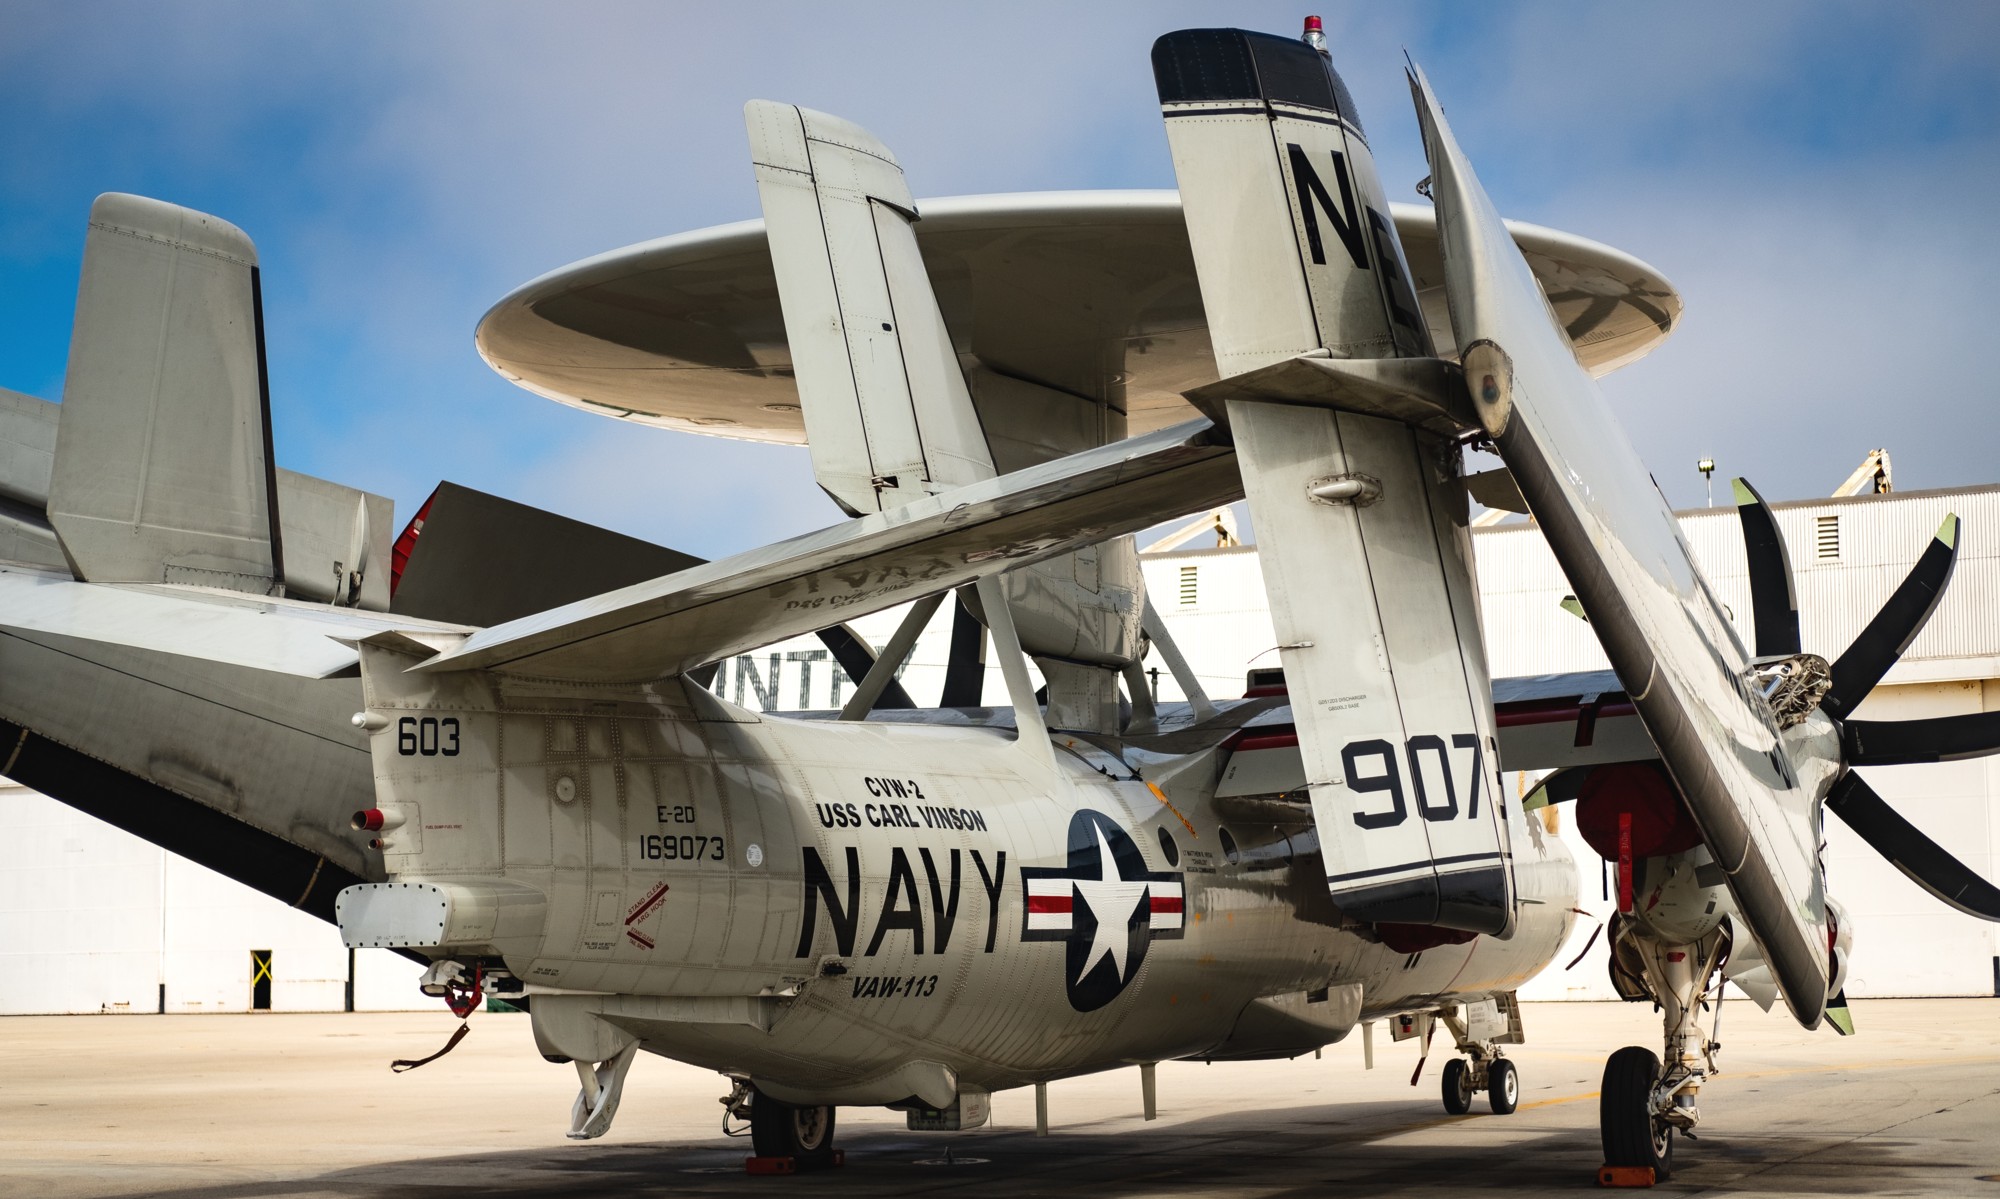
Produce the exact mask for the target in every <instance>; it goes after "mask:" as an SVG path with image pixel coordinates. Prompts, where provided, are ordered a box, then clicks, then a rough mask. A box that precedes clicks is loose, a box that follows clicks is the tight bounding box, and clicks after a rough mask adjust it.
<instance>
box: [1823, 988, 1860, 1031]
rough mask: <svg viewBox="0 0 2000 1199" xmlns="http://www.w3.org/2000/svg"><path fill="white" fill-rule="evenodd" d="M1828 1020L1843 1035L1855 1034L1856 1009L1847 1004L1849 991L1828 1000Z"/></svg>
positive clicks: (1834, 1029)
mask: <svg viewBox="0 0 2000 1199" xmlns="http://www.w3.org/2000/svg"><path fill="white" fill-rule="evenodd" d="M1826 1022H1827V1023H1828V1024H1830V1025H1832V1026H1833V1031H1835V1032H1837V1033H1839V1034H1840V1035H1841V1036H1843V1037H1851V1036H1853V1035H1854V1011H1853V1009H1851V1008H1849V1007H1848V1006H1847V992H1846V991H1842V992H1841V993H1840V994H1838V995H1835V996H1834V997H1833V998H1832V999H1829V1000H1827V1001H1826Z"/></svg>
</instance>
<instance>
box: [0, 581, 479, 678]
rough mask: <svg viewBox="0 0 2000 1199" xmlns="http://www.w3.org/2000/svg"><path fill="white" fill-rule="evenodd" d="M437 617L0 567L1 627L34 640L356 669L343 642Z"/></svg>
mask: <svg viewBox="0 0 2000 1199" xmlns="http://www.w3.org/2000/svg"><path fill="white" fill-rule="evenodd" d="M433 623H434V622H430V621H421V622H419V621H413V620H412V619H411V618H409V617H397V616H391V615H389V614H388V613H385V612H370V611H366V610H357V609H353V608H336V607H333V606H331V605H328V604H324V603H317V602H313V601H308V600H295V599H274V598H270V597H266V596H253V595H229V594H224V593H220V592H217V591H210V590H197V589H193V588H188V587H184V586H179V585H170V584H155V585H150V586H148V585H138V586H124V587H103V586H97V585H93V584H90V583H85V582H80V581H78V580H76V579H72V578H69V577H67V576H65V575H61V574H57V573H53V572H50V571H45V570H24V569H19V568H0V633H5V634H12V635H22V636H26V637H28V639H30V640H36V641H40V640H43V639H44V638H45V637H47V636H55V637H69V638H75V639H78V640H80V641H90V642H96V643H99V644H102V645H114V646H123V647H125V648H127V649H133V650H143V651H147V652H150V653H160V654H172V655H175V656H177V657H183V658H191V659H198V660H202V661H208V662H213V663H216V664H219V665H224V666H242V667H248V668H250V669H252V670H264V671H273V672H276V673H279V674H289V675H299V676H303V677H305V678H325V677H327V676H329V675H336V674H340V673H342V672H344V671H348V670H352V669H353V668H354V665H355V656H354V651H353V649H351V648H349V646H347V645H345V644H342V642H351V641H354V640H358V639H360V638H363V637H366V636H368V635H370V634H371V633H376V632H380V631H382V630H385V629H395V628H408V627H411V626H413V625H414V626H431V625H433ZM440 627H441V628H443V629H445V630H446V631H450V632H456V633H463V632H465V631H466V630H464V629H462V628H456V627H455V626H440Z"/></svg>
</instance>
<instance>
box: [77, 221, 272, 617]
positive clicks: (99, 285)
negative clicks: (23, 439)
mask: <svg viewBox="0 0 2000 1199" xmlns="http://www.w3.org/2000/svg"><path fill="white" fill-rule="evenodd" d="M270 428H271V426H270V394H269V389H268V387H267V385H266V379H265V371H264V325H263V316H262V311H261V298H260V283H259V278H258V273H257V249H256V247H255V246H253V245H252V244H251V242H250V239H249V237H248V236H246V235H245V234H244V233H243V231H242V230H241V229H238V228H237V227H236V226H234V225H231V224H229V223H228V222H227V221H223V220H220V219H218V218H216V217H212V216H208V215H206V214H204V213H199V212H195V211H193V210H191V209H186V208H180V207H177V206H176V205H172V204H167V203H163V202H161V201H159V200H149V199H146V198H144V197H141V196H127V195H119V194H116V193H112V194H109V195H104V196H99V197H98V199H97V202H96V203H95V204H93V205H92V206H91V210H90V232H89V234H88V236H87V238H86V240H85V242H84V252H83V278H82V281H81V283H80V284H79V285H78V288H77V300H76V324H75V328H74V331H73V332H72V334H71V336H70V356H69V370H68V374H67V376H66V381H65V383H64V386H63V403H62V412H61V424H60V430H59V432H58V435H57V438H56V447H55V460H54V466H53V469H52V472H51V476H50V481H49V508H48V513H49V521H50V523H51V524H52V525H53V526H54V527H55V530H56V534H57V536H58V537H59V538H61V541H62V545H63V549H64V552H65V553H66V554H67V555H68V557H69V559H70V562H71V566H72V569H73V570H74V571H75V573H76V575H77V577H78V578H81V579H85V580H87V581H90V582H94V583H200V584H204V585H207V586H214V587H223V588H228V589H230V590H234V591H249V592H254V593H259V594H264V593H269V592H271V591H273V590H274V589H275V588H277V587H278V585H279V584H280V582H281V581H282V580H283V578H284V567H283V548H282V535H281V532H280V528H279V523H278V505H277V483H276V479H275V475H274V464H273V463H272V460H271V441H270Z"/></svg>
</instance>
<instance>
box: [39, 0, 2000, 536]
mask: <svg viewBox="0 0 2000 1199" xmlns="http://www.w3.org/2000/svg"><path fill="white" fill-rule="evenodd" d="M1306 11H1310V8H1308V7H1304V6H1300V5H1296V4H1288V5H1272V4H1261V3H1252V4H1227V5H1223V4H1189V3H1145V4H1094V5H1089V6H1083V5H1075V4H1018V3H1017V4H1005V5H981V6H972V5H953V4H935V3H932V4H869V5H854V6H845V5H824V4H821V5H804V4H798V5H787V4H778V3H762V4H757V5H742V6H733V7H731V8H729V9H727V10H723V9H722V8H721V6H713V5H693V4H686V5H670V4H658V3H647V4H615V3H569V4H564V5H561V6H553V5H550V6H537V5H524V4H504V3H481V4H446V3H417V4H401V3H399V4H389V3H354V4H341V5H338V6H336V5H331V4H328V5H312V4H283V5H273V4H267V3H257V4H223V3H185V4H176V5H164V4H120V3H92V4H87V5H79V4H74V3H57V4H39V3H32V2H28V0H12V2H11V3H9V4H7V5H5V6H4V7H0V162H4V163H5V164H6V166H5V169H4V170H0V279H4V286H0V330H4V332H3V333H0V385H4V386H9V387H13V388H16V389H18V390H23V391H28V392H32V393H34V394H38V395H42V396H46V397H48V398H51V399H54V398H58V397H59V396H60V392H61V383H62V372H63V364H64V360H65V356H66V353H67V343H68V336H69V323H70V317H71V311H72V308H73V305H74V302H75V287H76V270H77V263H78V258H79V255H80V253H81V249H82V242H83V230H84V224H85V218H86V215H87V213H88V210H89V205H90V201H91V198H92V197H93V196H95V195H96V194H98V193H100V192H104V191H113V190H117V191H137V192H143V193H146V194H149V195H155V196H159V197H161V198H163V199H168V200H172V201H174V202H176V203H181V204H186V205H190V206H192V207H196V208H201V209H204V210H207V211H210V212H214V213H216V214H218V215H220V216H222V217H224V218H226V219H228V220H231V221H233V222H235V223H236V224H238V225H240V226H242V227H243V228H244V229H245V230H247V231H248V232H249V233H250V234H251V236H252V237H253V238H255V239H256V241H257V244H258V247H259V251H260V254H261V257H262V262H263V266H264V286H265V306H266V323H267V326H268V329H269V339H270V360H271V377H272V392H273V407H274V412H275V419H276V423H277V430H276V433H277V443H278V453H279V460H280V461H281V462H282V463H283V464H284V465H286V466H290V467H293V468H295V469H299V470H304V471H307V472H310V473H313V474H319V475H324V476H327V477H330V478H334V479H338V480H340V481H342V482H347V483H352V484H355V485H357V486H362V487H366V488H368V489H370V490H373V491H378V492H382V493H384V494H387V495H390V496H392V497H394V498H395V500H396V502H397V508H398V513H399V519H400V518H404V517H407V516H408V515H409V513H410V512H411V511H412V510H413V508H414V505H415V504H417V503H418V502H420V501H421V500H422V498H423V497H424V496H425V495H426V494H428V492H429V490H430V488H431V487H432V486H433V485H434V484H435V483H436V481H437V480H438V479H440V478H450V479H453V480H455V481H458V482H461V483H464V484H467V485H470V486H474V487H479V488H482V489H484V490H489V491H494V492H498V493H500V494H504V495H508V496H512V497H515V498H518V499H521V500H524V501H527V502H530V503H535V504H539V505H542V506H545V507H550V508H554V509H556V510H558V511H562V512H566V513H569V514H571V515H575V516H579V517H582V518H584V519H589V520H592V521H596V522H598V523H601V524H606V525H609V526H612V527H614V528H618V529H621V530H623V531H626V532H630V533H633V534H636V535H639V536H644V537H648V538H651V539H654V540H658V541H662V542H665V543H667V544H670V545H674V546H676V547H678V548H681V549H685V550H688V551H690V552H694V553H700V554H704V555H718V554H724V553H728V552H732V551H735V550H740V549H744V548H748V547H750V546H753V545H756V544H759V543H762V542H764V541H767V540H770V539H772V538H775V537H778V536H783V535H786V534H789V533H794V532H799V531H803V530H805V529H810V528H815V527H818V526H821V525H824V524H827V523H829V522H830V521H832V520H833V519H835V517H836V515H837V514H836V512H835V510H834V509H833V507H832V506H831V504H830V503H829V502H828V501H827V500H825V499H824V497H822V496H821V495H820V494H819V493H818V491H817V489H816V488H814V487H813V486H812V484H811V481H810V477H809V471H808V467H807V463H806V459H805V455H804V453H803V451H799V450H795V449H785V448H776V447H767V446H755V445H742V444H738V443H729V442H721V441H715V440H712V439H700V440H697V439H695V438H694V437H692V436H691V435H686V434H678V433H667V432H660V431H654V430H647V429H635V428H629V427H625V426H620V425H616V424H614V423H613V422H611V421H608V420H604V419H601V418H597V417H594V416H591V415H589V414H587V413H581V412H577V411H573V410H570V409H567V408H563V407H560V406H558V405H555V404H551V403H549V402H548V401H546V400H541V399H538V398H536V397H534V396H532V395H529V394H528V393H526V392H524V391H521V390H518V389H516V388H514V387H512V386H511V385H509V384H507V383H506V382H505V381H503V380H502V379H500V378H499V377H498V376H496V375H494V374H492V373H491V372H490V371H489V370H488V369H487V368H486V367H485V365H484V364H483V363H481V361H480V360H479V357H478V355H477V354H476V353H475V352H474V349H473V344H472V330H473V326H474V324H475V322H476V321H477V320H478V318H479V316H480V315H481V314H482V313H483V312H484V311H485V310H486V308H487V307H488V306H489V305H490V304H491V303H492V302H493V301H495V300H496V299H498V298H499V297H500V296H501V295H503V294H505V293H506V292H507V291H509V290H511V289H512V288H513V287H515V286H516V285H518V284H520V283H522V282H524V281H526V280H527V279H529V278H531V277H533V276H536V275H539V274H541V273H543V272H545V271H548V270H550V269H553V268H555V267H558V266H561V265H563V264H565V263H567V262H570V261H573V260H575V259H577V258H581V257H584V256H586V255H590V254H594V253H598V252H600V251H604V250H608V249H611V248H614V247H616V246H620V245H624V244H627V243H630V242H634V241H639V240H643V239H646V238H650V237H656V236H660V235H662V234H667V233H672V232H677V231H680V230H684V229H691V228H696V227H699V226H703V225H708V224H715V223H720V222H724V221H731V220H738V219H742V218H744V217H749V216H754V215H756V213H757V200H756V193H755V189H754V186H753V183H752V178H751V174H750V169H749V165H748V162H747V158H746V151H745V148H744V142H743V128H742V118H741V106H742V103H743V101H744V100H746V99H748V98H750V97H753V96H763V97H768V98H772V99H780V100H787V101H792V102H796V103H801V104H806V105H809V106H811V107H815V108H821V109H824V110H827V111H831V112H835V113H839V114H841V115H843V116H846V117H849V118H851V119H853V120H855V121H858V122H859V123H861V124H863V125H866V126H868V127H869V128H871V129H873V130H874V131H875V132H876V133H877V134H879V135H880V136H881V137H882V138H883V139H884V140H885V141H886V142H887V143H888V144H889V145H891V146H892V147H894V148H895V149H896V151H897V153H898V156H899V157H900V158H901V159H902V160H903V162H904V164H905V167H906V168H907V170H908V173H909V175H910V177H911V182H912V185H913V187H914V189H915V190H916V192H917V194H918V195H919V196H920V197H921V196H926V195H930V196H937V195H953V194H965V193H976V192H990V191H1008V190H1035V189H1045V188H1071V187H1075V188H1090V187H1169V186H1172V183H1173V174H1172V168H1171V165H1170V163H1169V161H1168V158H1167V153H1166V142H1165V136H1164V134H1163V132H1162V130H1161V127H1160V122H1159V118H1158V114H1157V111H1156V108H1155V104H1154V99H1153V90H1152V81H1151V76H1150V70H1149V67H1148V65H1147V49H1148V47H1149V45H1150V44H1151V42H1152V39H1153V38H1154V37H1156V36H1157V35H1159V34H1160V33H1163V32H1166V31H1168V30H1170V29H1174V28H1179V27H1184V26H1189V25H1218V24H1236V25H1243V26H1246V27H1251V28H1261V29H1266V30H1270V31H1274V32H1283V33H1289V32H1292V31H1294V30H1296V29H1297V28H1298V25H1299V18H1300V16H1301V15H1302V14H1303V13H1304V12H1306ZM1322 11H1324V13H1325V16H1326V18H1327V29H1328V33H1329V37H1330V41H1331V43H1332V49H1333V53H1334V57H1335V62H1336V63H1337V65H1338V66H1339V67H1340V69H1341V71H1342V73H1343V75H1344V76H1345V77H1346V78H1347V80H1348V82H1349V84H1350V86H1351V88H1352V90H1353V92H1354V93H1355V96H1356V100H1357V103H1358V104H1359V105H1360V107H1361V109H1362V113H1363V116H1364V117H1365V118H1366V120H1367V123H1368V126H1369V129H1370V131H1371V135H1372V140H1373V142H1374V148H1375V151H1376V154H1377V157H1378V161H1379V163H1380V165H1381V168H1382V173H1383V176H1384V179H1385V181H1386V182H1387V184H1388V186H1389V188H1390V190H1391V194H1392V195H1394V196H1396V197H1398V198H1401V197H1403V196H1405V195H1408V194H1409V185H1410V183H1411V182H1413V181H1414V180H1416V179H1417V178H1418V177H1419V176H1421V175H1423V174H1424V173H1425V170H1424V167H1423V163H1422V156H1421V150H1420V147H1419V145H1418V143H1417V138H1416V129H1415V121H1414V119H1413V117H1412V116H1411V113H1410V105H1409V99H1408V92H1407V90H1406V88H1405V86H1404V83H1403V78H1402V68H1401V57H1402V53H1403V51H1404V50H1406V49H1407V50H1408V51H1409V53H1411V54H1412V55H1413V56H1415V57H1416V58H1417V59H1418V60H1419V61H1420V62H1422V63H1423V64H1424V66H1425V69H1426V70H1427V72H1428V73H1429V74H1430V76H1431V78H1432V80H1433V82H1434V84H1435V86H1436V87H1437V89H1438V90H1439V92H1440V94H1441V96H1442V98H1443V100H1444V103H1445V105H1446V108H1447V111H1448V113H1449V115H1450V116H1451V118H1452V120H1453V123H1454V125H1455V127H1456V129H1457V132H1458V134H1459V138H1460V141H1461V142H1462V144H1464V145H1465V147H1466V149H1467V150H1468V152H1469V153H1470V154H1471V155H1472V157H1473V159H1474V161H1475V162H1476V163H1477V165H1478V166H1479V168H1480V173H1481V177H1482V179H1483V181H1484V182H1485V183H1486V185H1487V186H1488V188H1489V189H1490V190H1491V191H1492V192H1493V194H1494V197H1495V199H1496V200H1497V201H1498V202H1499V204H1500V206H1501V208H1502V210H1503V211H1505V212H1507V213H1508V214H1509V215H1511V216H1516V217H1520V218H1524V219H1527V220H1532V221H1537V222H1540V223H1544V224H1549V225H1554V226H1557V227H1559V228H1564V229H1569V230H1572V231H1575V232H1578V233H1581V234H1584V235H1586V236H1591V237H1596V238H1599V239H1601V240H1604V241H1608V242H1611V243H1612V244H1615V245H1617V246H1619V247H1621V248H1623V249H1626V250H1628V251H1630V252H1632V253H1634V254H1637V255H1639V256H1640V257H1642V258H1645V259H1647V260H1648V261H1650V262H1652V263H1653V264H1654V265H1656V266H1658V267H1659V268H1660V269H1661V270H1662V271H1664V272H1665V274H1666V275H1667V277H1668V278H1670V279H1672V280H1673V281H1674V282H1675V283H1676V284H1677V285H1678V286H1679V287H1680V289H1681V290H1682V292H1683V294H1684V295H1685V297H1686V300H1687V305H1688V309H1687V315H1686V319H1685V321H1684V323H1683V326H1682V328H1681V330H1680V331H1679V332H1678V333H1677V334H1676V335H1675V337H1674V338H1673V339H1672V341H1670V342H1669V343H1668V345H1667V346H1666V347H1664V348H1663V349H1662V350H1660V351H1659V352H1658V353H1656V354H1655V355H1654V356H1652V357H1651V358H1649V359H1647V360H1645V361H1643V362H1641V363H1639V364H1637V365H1636V366H1634V367H1631V368H1629V369H1628V370H1626V371H1624V372H1621V373H1620V374H1619V375H1617V376H1614V377H1613V378H1612V379H1610V380H1608V381H1607V384H1606V387H1607V391H1608V392H1609V394H1610V395H1611V397H1612V399H1613V401H1614V403H1615V404H1617V405H1618V407H1619V408H1620V410H1621V412H1622V413H1623V414H1624V416H1625V419H1626V421H1627V425H1628V428H1630V429H1631V430H1632V433H1633V437H1634V441H1635V442H1636V443H1637V444H1638V445H1639V446H1640V449H1641V452H1642V453H1643V454H1644V455H1645V457H1646V459H1647V461H1648V463H1649V465H1650V466H1651V467H1652V468H1653V471H1654V473H1655V474H1656V476H1657V477H1658V478H1659V479H1660V481H1661V483H1662V485H1663V486H1664V487H1665V488H1666V490H1667V493H1668V495H1669V497H1670V498H1672V499H1673V500H1674V501H1675V502H1676V503H1680V504H1692V503H1698V502H1699V501H1700V498H1701V480H1700V477H1699V476H1698V475H1697V474H1695V472H1694V469H1693V464H1694V462H1695V460H1696V459H1697V458H1698V457H1701V456H1703V455H1713V456H1714V457H1715V458H1716V459H1717V460H1718V462H1719V464H1720V467H1721V472H1722V473H1724V474H1729V473H1747V474H1749V475H1750V476H1751V477H1752V478H1753V479H1755V480H1757V481H1758V483H1759V484H1760V486H1761V487H1762V489H1763V490H1764V492H1765V494H1766V495H1768V496H1771V497H1772V498H1792V497H1798V496H1807V495H1815V494H1824V493H1825V492H1827V491H1829V490H1831V489H1832V487H1833V486H1834V485H1835V484H1836V483H1838V482H1839V481H1840V480H1841V479H1842V478H1843V477H1844V476H1845V475H1846V474H1847V472H1848V470H1849V469H1850V468H1851V467H1852V466H1853V465H1854V464H1855V463H1856V462H1858V461H1859V460H1860V458H1861V456H1862V454H1863V453H1864V452H1865V451H1867V450H1868V449H1870V448H1872V447H1874V446H1878V445H1885V446H1887V447H1889V449H1890V450H1891V451H1892V453H1893V454H1894V456H1895V461H1896V468H1897V481H1898V483H1899V484H1900V485H1901V486H1902V487H1904V488H1915V487H1926V486H1945V485H1957V484H1972V483H1982V482H1990V481H1995V480H1996V479H2000V469H1996V467H1995V465H1994V464H1993V457H1994V455H1993V450H1992V448H1991V442H1992V440H1993V433H1994V432H1995V431H1996V429H2000V421H1996V420H1995V419H1994V417H1993V416H1991V415H1989V412H1990V410H1991V408H1992V406H1993V401H1992V399H1991V398H1990V396H1991V392H1990V390H1989V384H1988V380H1989V378H1990V377H1991V372H1990V371H1989V369H1988V368H1987V367H1986V365H1985V362H1984V354H1985V351H1986V348H1987V346H1988V345H1989V344H1990V343H1991V341H1992V338H1991V336H1990V334H1989V332H1988V328H1989V325H1990V318H1989V315H1988V307H1987V306H1988V304H1989V303H1990V299H1991V297H1993V296H1994V295H1996V294H2000V234H1996V233H1995V232H1994V231H1993V229H1992V223H1993V215H1992V214H1993V201H1992V199H1991V197H1992V196H1993V195H1994V194H1996V192H1995V185H1996V184H2000V5H1992V4H1982V3H1952V2H1947V0H1933V2H1927V3H1921V4H1916V3H1911V4H1872V5H1859V4H1839V3H1813V4H1786V3H1776V2H1765V0H1760V2H1758V3H1748V4H1746V3H1741V2H1740V0H1739V2H1736V3H1730V4H1702V3H1694V4H1679V5H1672V6H1639V5H1629V4H1543V5H1534V6H1520V7H1504V6H1500V5H1489V4H1473V3H1457V4H1425V3H1398V4H1394V5H1372V6H1363V5H1358V4H1355V5H1347V6H1343V7H1339V8H1335V7H1332V6H1327V7H1326V8H1324V9H1323V10H1322Z"/></svg>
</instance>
